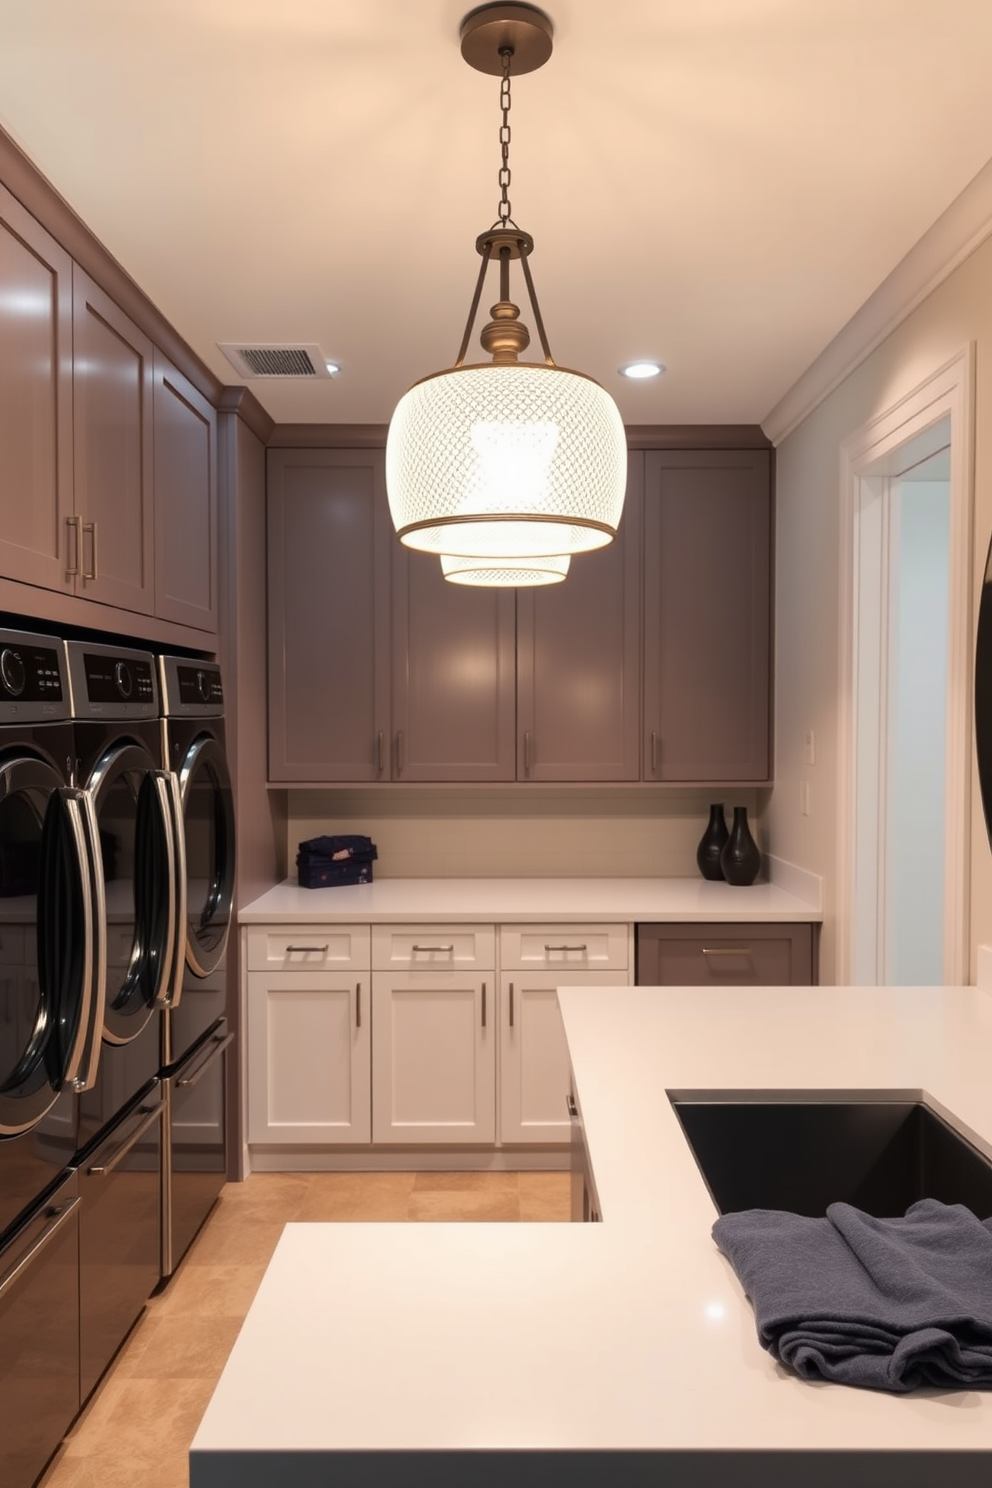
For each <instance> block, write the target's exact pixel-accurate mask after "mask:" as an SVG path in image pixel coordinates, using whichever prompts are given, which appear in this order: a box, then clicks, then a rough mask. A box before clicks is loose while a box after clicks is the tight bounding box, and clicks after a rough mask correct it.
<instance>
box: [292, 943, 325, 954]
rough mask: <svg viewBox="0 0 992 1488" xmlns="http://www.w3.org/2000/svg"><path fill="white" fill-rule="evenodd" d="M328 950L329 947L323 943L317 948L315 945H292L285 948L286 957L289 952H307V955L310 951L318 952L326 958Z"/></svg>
mask: <svg viewBox="0 0 992 1488" xmlns="http://www.w3.org/2000/svg"><path fill="white" fill-rule="evenodd" d="M329 950H330V945H329V944H327V943H326V942H325V944H324V945H319V946H317V945H313V946H294V945H288V946H287V947H286V955H287V956H288V955H289V953H290V951H302V952H307V953H309V952H310V951H320V953H321V954H322V955H324V956H326V955H327V952H328V951H329Z"/></svg>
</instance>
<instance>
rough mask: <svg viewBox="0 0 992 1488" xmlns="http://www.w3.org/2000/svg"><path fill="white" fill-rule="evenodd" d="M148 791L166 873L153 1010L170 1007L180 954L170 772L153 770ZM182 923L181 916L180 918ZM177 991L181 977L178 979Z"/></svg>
mask: <svg viewBox="0 0 992 1488" xmlns="http://www.w3.org/2000/svg"><path fill="white" fill-rule="evenodd" d="M149 778H150V780H151V788H152V794H153V798H154V800H155V804H156V807H157V809H158V812H159V815H160V817H161V821H162V827H163V840H164V844H165V874H166V881H167V882H166V895H165V899H166V931H165V955H164V959H163V965H162V966H161V968H160V969H159V979H158V992H157V993H156V996H155V1005H156V1007H169V1006H171V1005H173V992H174V986H173V983H174V980H175V978H174V976H173V972H174V969H175V960H176V955H177V954H181V952H182V945H181V943H180V942H179V937H178V931H179V926H180V925H181V923H182V920H180V918H179V916H178V905H177V902H176V901H177V898H178V897H179V894H180V885H179V880H178V878H177V876H176V812H175V808H176V802H177V800H178V793H177V787H176V777H175V776H174V775H173V773H172V771H171V770H155V771H153V772H152V774H151V775H150V777H149ZM182 919H183V920H185V915H184V916H183V917H182ZM179 986H180V989H181V987H182V978H181V977H180V978H179Z"/></svg>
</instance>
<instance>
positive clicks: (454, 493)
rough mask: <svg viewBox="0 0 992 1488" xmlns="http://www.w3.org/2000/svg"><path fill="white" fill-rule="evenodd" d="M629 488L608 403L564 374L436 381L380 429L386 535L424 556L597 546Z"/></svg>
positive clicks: (490, 369) (525, 369) (608, 534)
mask: <svg viewBox="0 0 992 1488" xmlns="http://www.w3.org/2000/svg"><path fill="white" fill-rule="evenodd" d="M626 483H627V443H626V439H625V437H624V429H623V422H622V420H621V418H620V413H619V411H618V409H617V406H616V404H615V403H614V401H613V399H612V398H611V397H610V395H609V393H607V392H606V391H605V390H604V389H603V388H601V387H600V386H599V384H598V383H596V382H593V381H592V379H591V378H589V377H583V376H581V375H580V374H579V373H577V372H567V371H565V370H563V369H562V368H561V367H548V366H543V365H541V364H539V363H538V364H534V363H526V364H517V363H514V364H511V365H507V364H496V363H493V364H491V365H488V364H487V365H484V366H479V367H460V368H458V369H456V370H453V371H450V372H439V373H438V374H437V376H436V377H429V378H426V379H425V380H424V381H423V382H418V383H417V384H416V385H415V386H414V387H412V388H411V389H410V391H409V392H408V393H405V394H404V396H403V397H402V398H401V399H400V401H399V403H398V404H397V405H396V411H395V412H394V414H393V417H392V422H391V423H390V425H389V436H388V438H387V440H386V489H387V491H388V493H389V510H390V513H391V515H392V519H393V526H394V527H395V528H396V531H397V534H398V535H399V537H400V539H401V540H402V541H403V542H404V543H405V544H406V545H407V547H411V548H419V549H421V550H422V551H424V552H427V553H438V554H441V553H445V554H448V555H451V556H454V557H465V558H471V557H483V558H485V557H491V556H492V557H497V558H541V557H545V556H547V555H548V554H552V553H558V554H565V553H585V552H589V551H591V550H592V549H593V548H601V547H604V546H605V544H606V543H608V542H610V541H611V540H612V538H613V537H614V536H615V534H616V530H617V524H618V523H619V521H620V514H621V512H622V511H623V498H624V490H625V487H626Z"/></svg>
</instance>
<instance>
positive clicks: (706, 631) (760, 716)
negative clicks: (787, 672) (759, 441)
mask: <svg viewBox="0 0 992 1488" xmlns="http://www.w3.org/2000/svg"><path fill="white" fill-rule="evenodd" d="M770 534H771V494H770V484H769V454H768V451H767V450H709V451H692V450H665V451H658V450H655V451H651V452H649V453H648V454H647V455H646V456H645V498H644V576H645V577H644V778H645V779H646V780H659V781H660V780H669V781H677V780H685V781H694V780H698V781H714V782H716V781H742V780H767V779H768V778H769V771H770V760H769V675H770V647H771V638H770V594H769V585H770V560H771V550H770V544H771V536H770Z"/></svg>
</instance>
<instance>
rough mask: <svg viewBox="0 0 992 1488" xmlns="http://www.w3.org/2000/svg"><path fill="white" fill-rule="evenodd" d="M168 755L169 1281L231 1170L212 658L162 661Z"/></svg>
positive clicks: (228, 852) (218, 748)
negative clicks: (181, 902) (175, 839)
mask: <svg viewBox="0 0 992 1488" xmlns="http://www.w3.org/2000/svg"><path fill="white" fill-rule="evenodd" d="M159 678H160V683H161V690H162V714H163V717H162V748H163V758H164V760H165V761H166V762H167V763H168V765H169V767H170V769H171V770H172V771H173V772H174V774H175V777H176V780H177V782H178V786H179V793H180V797H181V801H182V817H183V833H182V844H183V845H182V853H183V860H184V879H185V898H186V934H185V942H186V943H185V954H184V956H183V957H181V958H177V962H176V966H175V968H174V973H173V991H172V995H171V997H170V999H169V1007H168V1010H167V1012H166V1018H165V1036H166V1043H165V1047H164V1052H163V1064H162V1070H161V1079H162V1083H163V1085H164V1086H165V1091H166V1102H167V1105H168V1111H169V1115H168V1120H167V1124H166V1149H167V1154H168V1173H169V1174H170V1176H171V1182H170V1186H169V1190H168V1193H167V1209H166V1214H165V1229H164V1234H163V1275H164V1276H169V1275H171V1273H172V1271H173V1270H174V1269H175V1267H176V1266H177V1265H178V1263H179V1261H180V1259H181V1258H182V1256H183V1255H184V1254H185V1252H186V1250H187V1249H188V1247H189V1245H190V1243H191V1241H192V1240H193V1238H194V1236H195V1235H196V1233H197V1231H198V1230H199V1228H200V1226H201V1225H202V1224H203V1221H204V1220H205V1219H206V1217H207V1215H208V1214H209V1212H210V1210H211V1208H212V1207H213V1204H214V1201H215V1200H216V1198H217V1195H218V1194H219V1192H220V1190H221V1188H222V1187H223V1184H224V1180H225V1174H226V1106H227V1100H226V1078H225V1077H226V1060H225V1051H226V1050H227V1049H228V1048H229V1046H230V1044H231V1043H232V1042H233V1039H234V1035H233V1034H232V1033H230V1032H229V1030H228V1021H227V991H228V989H227V959H226V950H227V941H228V936H229V934H230V930H231V922H232V918H233V913H234V863H235V857H234V853H235V840H234V794H233V791H232V788H231V776H230V772H229V770H228V765H227V755H226V750H225V734H224V690H223V683H222V680H221V671H220V667H219V666H218V665H217V664H216V663H215V662H207V661H197V660H191V659H190V658H188V657H181V656H160V657H159Z"/></svg>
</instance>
